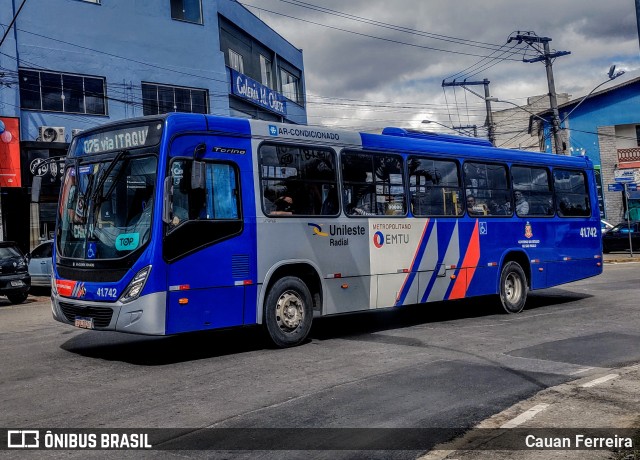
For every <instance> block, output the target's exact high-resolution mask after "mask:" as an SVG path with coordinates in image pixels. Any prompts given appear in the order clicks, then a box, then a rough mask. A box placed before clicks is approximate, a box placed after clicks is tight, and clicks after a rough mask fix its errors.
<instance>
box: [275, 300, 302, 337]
mask: <svg viewBox="0 0 640 460" xmlns="http://www.w3.org/2000/svg"><path fill="white" fill-rule="evenodd" d="M303 320H304V301H303V300H302V298H301V297H300V295H298V294H297V293H296V292H294V291H285V292H283V293H282V295H281V296H280V297H279V298H278V302H277V303H276V321H277V322H278V327H280V329H282V330H283V331H285V332H292V331H294V330H296V329H297V328H298V327H300V324H302V321H303Z"/></svg>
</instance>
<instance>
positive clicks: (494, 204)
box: [463, 161, 513, 216]
mask: <svg viewBox="0 0 640 460" xmlns="http://www.w3.org/2000/svg"><path fill="white" fill-rule="evenodd" d="M463 170H464V184H465V188H466V193H467V212H468V213H469V214H470V215H488V216H511V215H512V214H513V206H512V203H511V190H510V189H509V183H508V181H507V166H506V165H503V164H492V163H474V162H469V161H467V162H465V163H464V166H463ZM471 198H473V201H474V204H473V206H470V204H469V201H470V199H471Z"/></svg>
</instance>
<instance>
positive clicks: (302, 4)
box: [279, 0, 504, 50]
mask: <svg viewBox="0 0 640 460" xmlns="http://www.w3.org/2000/svg"><path fill="white" fill-rule="evenodd" d="M279 1H280V2H283V3H288V4H290V5H295V6H298V7H301V8H307V9H311V10H314V11H319V12H323V13H326V14H328V15H331V16H338V17H342V18H346V19H350V20H352V21H356V22H361V23H364V24H370V25H375V26H378V27H382V28H386V29H391V30H394V31H399V32H405V33H408V34H412V35H418V36H423V37H427V38H431V39H434V40H441V41H446V42H450V43H456V44H460V45H465V46H472V47H477V48H482V49H487V50H496V49H497V50H500V49H501V48H502V47H503V46H504V45H496V44H493V43H486V42H480V41H475V40H468V39H464V38H459V37H453V36H450V35H442V34H436V33H432V32H426V31H422V30H416V29H412V28H409V27H404V26H398V25H396V24H390V23H386V22H382V21H377V20H375V19H370V18H365V17H361V16H356V15H353V14H349V13H345V12H342V11H338V10H333V9H331V8H326V7H323V6H319V5H314V4H311V3H307V2H303V1H300V0H279Z"/></svg>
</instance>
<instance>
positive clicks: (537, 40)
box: [507, 32, 571, 155]
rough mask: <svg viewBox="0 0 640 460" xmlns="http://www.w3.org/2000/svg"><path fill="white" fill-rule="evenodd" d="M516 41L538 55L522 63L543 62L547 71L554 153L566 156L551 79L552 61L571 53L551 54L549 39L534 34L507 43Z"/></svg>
mask: <svg viewBox="0 0 640 460" xmlns="http://www.w3.org/2000/svg"><path fill="white" fill-rule="evenodd" d="M514 40H517V41H518V43H522V42H525V43H526V44H527V45H529V46H530V47H531V48H533V49H534V50H536V51H537V52H538V53H540V56H538V57H536V58H533V59H522V61H523V62H528V63H531V62H540V61H544V65H545V68H546V69H547V83H548V85H549V102H550V105H551V111H552V112H553V117H552V123H551V131H552V132H553V142H554V144H555V152H556V153H557V154H558V155H566V153H565V152H564V149H563V148H562V137H561V136H560V112H559V111H558V98H557V96H556V84H555V81H554V79H553V63H552V60H553V59H555V58H557V57H560V56H566V55H567V54H571V51H555V52H553V53H552V52H551V50H550V49H549V42H550V41H551V39H550V38H549V37H538V36H537V35H536V34H535V32H527V33H524V34H520V33H518V34H517V35H516V36H515V37H509V40H508V41H507V43H510V42H512V41H514ZM540 44H542V47H543V49H542V50H540V47H539V46H536V45H540Z"/></svg>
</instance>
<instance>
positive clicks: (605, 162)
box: [597, 126, 624, 224]
mask: <svg viewBox="0 0 640 460" xmlns="http://www.w3.org/2000/svg"><path fill="white" fill-rule="evenodd" d="M615 134H616V128H615V126H599V127H598V136H597V137H598V150H599V151H600V161H601V174H602V183H603V184H604V185H603V192H604V205H605V219H607V221H609V222H611V223H612V224H617V223H618V222H622V220H623V218H624V209H623V204H622V193H620V192H609V191H608V190H607V184H613V183H614V182H615V169H616V167H617V165H618V148H617V146H616V137H615Z"/></svg>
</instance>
